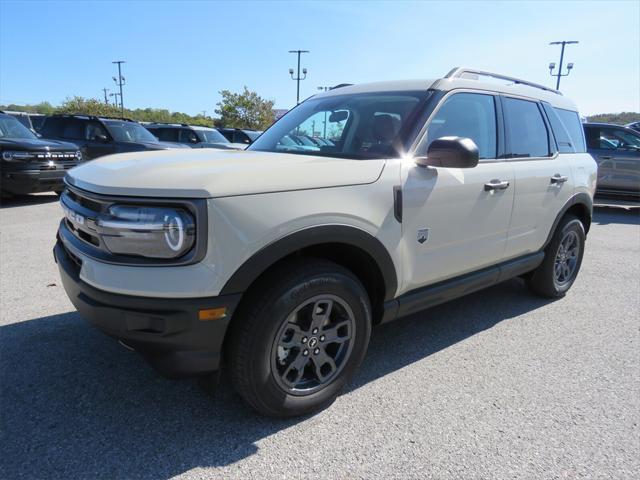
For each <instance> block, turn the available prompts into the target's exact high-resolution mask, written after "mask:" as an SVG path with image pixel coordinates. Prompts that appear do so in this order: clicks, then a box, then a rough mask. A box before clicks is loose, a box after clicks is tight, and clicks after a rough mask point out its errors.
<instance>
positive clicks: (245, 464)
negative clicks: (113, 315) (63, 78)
mask: <svg viewBox="0 0 640 480" xmlns="http://www.w3.org/2000/svg"><path fill="white" fill-rule="evenodd" d="M56 200H57V197H55V196H54V195H49V194H42V195H37V196H33V197H30V198H28V199H21V200H18V201H13V202H8V203H5V204H4V207H5V208H3V209H2V210H0V231H1V233H0V239H1V246H0V268H1V274H0V286H1V290H0V295H1V307H0V308H1V310H0V313H1V322H0V385H1V392H2V402H1V408H2V414H1V415H2V429H3V441H2V445H3V448H2V450H3V452H2V456H1V457H0V458H1V460H0V468H1V470H0V476H1V477H2V478H11V479H12V478H21V477H23V478H93V477H100V478H169V477H172V476H176V475H182V476H184V477H185V478H190V477H191V478H201V477H214V476H216V475H218V476H220V477H224V478H230V477H235V478H268V477H278V478H280V477H282V478H284V477H291V472H292V471H295V472H298V473H297V474H296V475H294V477H296V478H297V477H298V476H305V477H307V476H308V477H322V478H374V477H381V478H382V477H384V478H426V477H435V478H446V477H452V478H453V477H465V478H473V477H475V478H481V477H482V478H491V477H495V478H511V477H519V478H555V477H558V478H580V477H603V478H634V477H636V476H637V474H638V470H639V469H640V461H639V460H638V458H640V431H639V427H638V423H639V422H640V373H639V372H640V331H639V322H638V316H639V315H638V312H639V311H640V217H639V215H638V210H623V209H612V208H603V209H596V211H595V216H594V224H593V226H592V230H591V232H590V234H589V237H588V240H587V251H586V254H585V258H584V263H583V266H582V270H581V272H580V275H579V277H578V280H577V282H576V284H575V285H574V287H573V289H572V290H571V291H570V292H569V293H568V295H567V297H565V298H564V299H561V300H558V301H547V300H542V299H539V298H536V297H534V296H531V295H530V294H529V293H528V291H527V290H526V289H525V287H524V285H523V284H522V283H521V282H520V281H518V280H513V281H509V282H507V283H504V284H502V285H498V286H496V287H493V288H491V289H489V290H486V291H483V292H479V293H476V294H473V295H471V296H468V297H465V298H462V299H459V300H457V301H453V302H450V303H449V304H446V305H442V306H440V307H437V308H434V309H432V310H429V311H426V312H423V313H420V314H418V315H414V316H413V317H410V318H407V319H404V320H399V321H398V322H395V323H392V324H389V325H386V326H383V327H380V328H377V329H376V330H374V336H373V339H372V343H371V346H370V348H369V353H368V355H367V357H366V359H365V362H364V364H363V366H362V368H361V369H360V371H359V372H358V373H357V374H356V377H355V380H354V382H353V384H352V385H351V386H350V387H349V388H348V390H347V392H346V393H345V394H344V395H342V396H341V397H339V398H338V400H337V401H336V403H335V404H334V405H333V406H332V407H330V408H329V409H328V410H325V411H324V412H321V413H320V414H318V415H315V416H312V417H308V418H303V419H294V420H285V421H283V420H272V419H266V418H263V417H260V416H257V415H256V414H254V413H253V412H252V411H251V410H249V409H248V408H246V407H244V406H243V405H241V404H240V403H239V400H238V397H237V396H236V395H235V394H234V393H233V392H232V391H231V389H230V387H229V386H228V385H225V382H224V381H223V384H222V386H221V389H220V390H219V391H218V392H217V394H216V396H215V397H214V398H211V397H209V396H208V395H207V394H206V393H205V392H204V391H203V390H201V389H200V388H199V387H198V385H197V384H196V383H195V382H193V381H188V380H182V381H171V380H165V379H163V378H162V377H160V376H158V375H157V374H156V373H154V372H153V371H152V370H151V369H150V368H149V367H148V365H147V364H146V363H145V362H144V361H143V360H142V359H141V358H139V356H138V355H136V354H134V353H132V352H129V351H127V350H124V349H123V348H122V347H121V346H119V345H118V344H117V342H115V341H114V340H112V339H109V338H107V337H105V336H104V335H103V334H101V333H99V332H97V331H95V330H93V329H92V328H90V327H89V326H88V325H87V324H85V323H84V322H83V321H82V320H81V319H80V318H79V316H78V315H77V314H76V313H75V312H74V311H73V308H72V306H71V304H70V303H69V301H68V300H67V298H66V295H65V293H64V291H63V290H62V288H61V285H60V281H59V278H58V273H57V268H56V266H55V264H54V263H53V257H52V254H51V249H52V247H53V243H54V239H55V231H56V227H57V223H58V221H59V218H60V216H61V210H60V207H59V206H58V203H57V201H56ZM294 469H295V470H294Z"/></svg>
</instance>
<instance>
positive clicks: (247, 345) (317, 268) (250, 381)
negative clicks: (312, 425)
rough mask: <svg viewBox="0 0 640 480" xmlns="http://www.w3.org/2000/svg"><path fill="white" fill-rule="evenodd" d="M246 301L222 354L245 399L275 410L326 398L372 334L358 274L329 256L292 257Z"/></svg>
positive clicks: (299, 411)
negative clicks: (227, 345)
mask: <svg viewBox="0 0 640 480" xmlns="http://www.w3.org/2000/svg"><path fill="white" fill-rule="evenodd" d="M244 305H245V308H241V310H240V311H239V312H238V313H239V316H238V317H237V318H235V319H234V328H233V330H232V332H231V338H230V342H229V349H228V359H229V367H230V376H231V381H232V383H233V384H234V386H235V388H236V390H237V392H238V393H239V394H240V396H241V397H242V398H243V399H244V400H245V402H246V403H247V404H249V405H250V406H251V407H252V408H254V409H255V410H257V411H258V412H260V413H263V414H265V415H269V416H278V417H289V416H296V415H303V414H306V413H310V412H313V411H316V410H319V409H321V408H323V407H325V406H327V405H329V404H331V403H332V402H333V401H334V400H335V398H336V397H337V396H338V394H339V392H340V390H341V389H342V388H343V387H344V385H345V384H346V383H347V382H348V381H349V379H350V378H351V376H352V374H353V373H354V372H355V370H356V369H357V367H358V366H359V365H360V363H361V362H362V359H363V357H364V354H365V352H366V349H367V346H368V343H369V337H370V335H371V308H370V304H369V298H368V296H367V292H366V291H365V289H364V287H363V286H362V284H361V283H360V281H359V280H358V279H357V278H356V277H355V276H354V275H353V274H352V273H351V272H350V271H348V270H346V269H344V268H342V267H341V266H339V265H337V264H334V263H331V262H327V261H323V260H307V261H302V262H296V263H290V264H287V265H284V266H283V267H281V268H279V269H278V270H276V271H274V272H273V274H272V275H269V276H268V277H267V278H265V279H264V280H263V281H262V282H260V283H259V284H258V285H256V286H255V287H254V288H253V289H252V290H251V291H250V292H249V293H248V297H247V298H246V300H245V304H244Z"/></svg>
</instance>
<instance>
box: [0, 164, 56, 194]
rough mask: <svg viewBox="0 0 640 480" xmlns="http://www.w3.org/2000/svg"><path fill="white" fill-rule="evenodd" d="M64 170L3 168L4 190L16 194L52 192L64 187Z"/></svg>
mask: <svg viewBox="0 0 640 480" xmlns="http://www.w3.org/2000/svg"><path fill="white" fill-rule="evenodd" d="M65 174H66V171H64V170H44V171H39V170H16V171H11V170H6V169H5V170H3V171H2V181H1V183H2V190H3V191H6V192H8V193H13V194H16V195H21V194H27V193H38V192H52V191H56V190H62V189H63V188H64V176H65Z"/></svg>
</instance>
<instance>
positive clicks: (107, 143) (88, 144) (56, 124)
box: [41, 115, 188, 160]
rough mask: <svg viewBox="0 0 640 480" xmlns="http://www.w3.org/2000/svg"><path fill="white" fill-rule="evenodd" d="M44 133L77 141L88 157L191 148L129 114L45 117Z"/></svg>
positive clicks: (84, 155)
mask: <svg viewBox="0 0 640 480" xmlns="http://www.w3.org/2000/svg"><path fill="white" fill-rule="evenodd" d="M41 134H42V136H43V137H46V138H55V139H60V140H70V141H72V142H74V143H76V144H77V145H78V146H79V147H80V150H81V151H82V156H83V158H84V159H85V160H92V159H94V158H98V157H102V156H104V155H110V154H112V153H124V152H140V151H145V150H167V149H170V148H188V147H185V146H184V145H181V144H179V143H167V142H160V141H158V139H157V138H156V137H154V136H153V135H152V134H151V132H149V131H148V130H147V129H146V128H144V127H143V126H142V125H140V124H139V123H138V122H134V121H133V120H129V119H126V118H108V117H96V116H93V115H53V116H51V117H47V118H46V120H45V122H44V124H43V125H42V129H41Z"/></svg>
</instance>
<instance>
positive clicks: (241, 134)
mask: <svg viewBox="0 0 640 480" xmlns="http://www.w3.org/2000/svg"><path fill="white" fill-rule="evenodd" d="M218 131H219V132H220V133H221V134H222V135H224V136H225V137H226V138H227V140H229V141H230V142H231V143H241V144H243V145H251V144H252V143H253V142H255V141H256V138H258V137H259V136H260V135H262V132H261V131H259V130H246V129H241V128H219V129H218Z"/></svg>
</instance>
